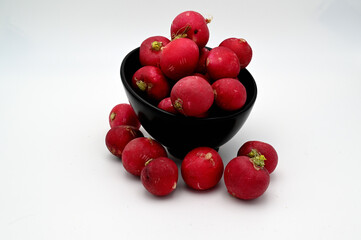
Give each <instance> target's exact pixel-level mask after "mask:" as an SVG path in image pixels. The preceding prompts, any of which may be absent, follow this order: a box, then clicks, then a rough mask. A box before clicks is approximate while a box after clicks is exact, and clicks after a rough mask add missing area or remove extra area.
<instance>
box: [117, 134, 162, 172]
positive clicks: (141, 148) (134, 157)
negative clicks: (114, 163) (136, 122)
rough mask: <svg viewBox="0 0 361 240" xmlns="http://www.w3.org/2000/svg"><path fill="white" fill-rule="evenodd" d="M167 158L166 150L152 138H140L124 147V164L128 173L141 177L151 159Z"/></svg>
mask: <svg viewBox="0 0 361 240" xmlns="http://www.w3.org/2000/svg"><path fill="white" fill-rule="evenodd" d="M167 156H168V155H167V152H166V150H165V148H164V147H163V146H162V145H161V144H160V143H159V142H157V141H156V140H154V139H151V138H147V137H139V138H135V139H133V140H131V141H130V142H129V143H128V144H127V145H126V146H125V147H124V150H123V154H122V162H123V166H124V168H125V170H127V172H129V173H131V174H133V175H135V176H140V173H141V171H142V169H143V168H144V166H145V163H146V162H147V161H148V160H149V159H152V158H153V159H154V158H158V157H167Z"/></svg>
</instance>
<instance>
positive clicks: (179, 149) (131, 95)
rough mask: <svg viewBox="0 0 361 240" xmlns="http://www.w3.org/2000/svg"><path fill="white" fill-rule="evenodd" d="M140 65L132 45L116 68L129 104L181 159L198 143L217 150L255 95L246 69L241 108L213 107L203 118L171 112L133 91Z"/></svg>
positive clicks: (149, 130)
mask: <svg viewBox="0 0 361 240" xmlns="http://www.w3.org/2000/svg"><path fill="white" fill-rule="evenodd" d="M140 67H141V65H140V63H139V48H136V49H134V50H133V51H131V52H130V53H128V54H127V55H126V56H125V58H124V59H123V61H122V64H121V68H120V77H121V80H122V83H123V85H124V88H125V92H126V94H127V97H128V100H129V103H130V104H131V105H132V107H133V108H134V111H135V113H136V114H137V116H138V118H139V121H140V123H141V124H142V126H143V128H144V129H145V130H146V131H147V133H149V135H150V136H152V137H153V138H154V139H155V140H157V141H158V142H160V143H161V144H162V145H164V146H165V147H166V148H167V150H168V152H169V153H170V154H171V155H173V156H175V157H177V158H183V157H184V156H185V154H186V153H188V152H189V151H190V150H192V149H193V148H195V147H200V146H207V147H211V148H214V149H216V150H218V149H219V147H220V146H222V145H223V144H225V143H226V142H228V141H229V140H230V139H231V138H232V137H233V136H234V135H235V134H236V133H237V132H238V131H239V130H240V128H241V127H242V126H243V124H244V123H245V121H246V120H247V118H248V116H249V114H250V112H251V110H252V107H253V105H254V103H255V101H256V98H257V85H256V82H255V81H254V79H253V77H252V75H251V74H250V73H249V72H248V71H247V70H246V69H242V70H241V71H240V73H239V75H238V78H239V80H240V81H241V82H242V83H243V85H244V86H245V88H246V90H247V101H246V103H245V105H244V106H243V107H242V108H241V109H239V110H237V111H233V112H225V111H221V110H219V109H217V108H216V107H214V108H212V111H211V113H210V114H209V116H208V117H205V118H195V117H186V116H183V115H176V114H172V113H169V112H166V111H164V110H162V109H159V108H158V107H157V104H156V103H154V102H150V101H148V100H146V98H145V97H144V96H141V95H140V94H139V93H138V92H136V91H134V89H133V88H132V86H131V80H132V77H133V74H134V73H135V72H136V71H137V70H138V69H139V68H140Z"/></svg>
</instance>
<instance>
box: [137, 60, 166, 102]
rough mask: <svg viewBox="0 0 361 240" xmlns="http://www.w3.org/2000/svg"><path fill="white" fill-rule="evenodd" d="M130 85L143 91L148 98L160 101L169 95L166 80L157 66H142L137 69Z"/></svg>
mask: <svg viewBox="0 0 361 240" xmlns="http://www.w3.org/2000/svg"><path fill="white" fill-rule="evenodd" d="M132 87H133V88H134V89H136V90H137V91H139V92H143V93H145V95H146V96H147V97H148V99H150V100H155V101H160V100H162V99H163V98H165V97H166V96H168V95H169V92H170V86H169V83H168V80H167V79H166V77H165V76H164V74H163V73H162V71H161V70H160V69H159V68H158V67H154V66H144V67H141V68H140V69H138V70H137V71H136V72H135V73H134V75H133V78H132Z"/></svg>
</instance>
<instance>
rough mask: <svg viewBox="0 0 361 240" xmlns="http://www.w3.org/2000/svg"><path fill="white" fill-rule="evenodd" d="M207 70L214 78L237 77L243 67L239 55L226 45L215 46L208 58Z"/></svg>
mask: <svg viewBox="0 0 361 240" xmlns="http://www.w3.org/2000/svg"><path fill="white" fill-rule="evenodd" d="M206 66H207V72H208V73H209V75H210V77H211V78H212V79H213V80H217V79H220V78H236V77H237V76H238V74H239V71H240V69H241V65H240V64H239V60H238V57H237V55H236V54H235V53H234V52H233V51H232V50H230V49H229V48H226V47H215V48H213V49H212V50H210V51H209V54H208V57H207V60H206Z"/></svg>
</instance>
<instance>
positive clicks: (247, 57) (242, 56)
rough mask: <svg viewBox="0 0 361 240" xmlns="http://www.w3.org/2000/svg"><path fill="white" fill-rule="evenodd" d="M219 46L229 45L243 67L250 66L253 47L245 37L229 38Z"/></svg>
mask: <svg viewBox="0 0 361 240" xmlns="http://www.w3.org/2000/svg"><path fill="white" fill-rule="evenodd" d="M219 46H223V47H227V48H229V49H231V50H232V51H233V52H235V53H236V55H237V57H238V60H239V63H240V65H241V69H243V68H245V67H247V66H248V64H249V63H250V62H251V59H252V48H251V46H250V45H249V44H248V42H247V41H246V40H245V39H243V38H227V39H225V40H224V41H223V42H221V44H219Z"/></svg>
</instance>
